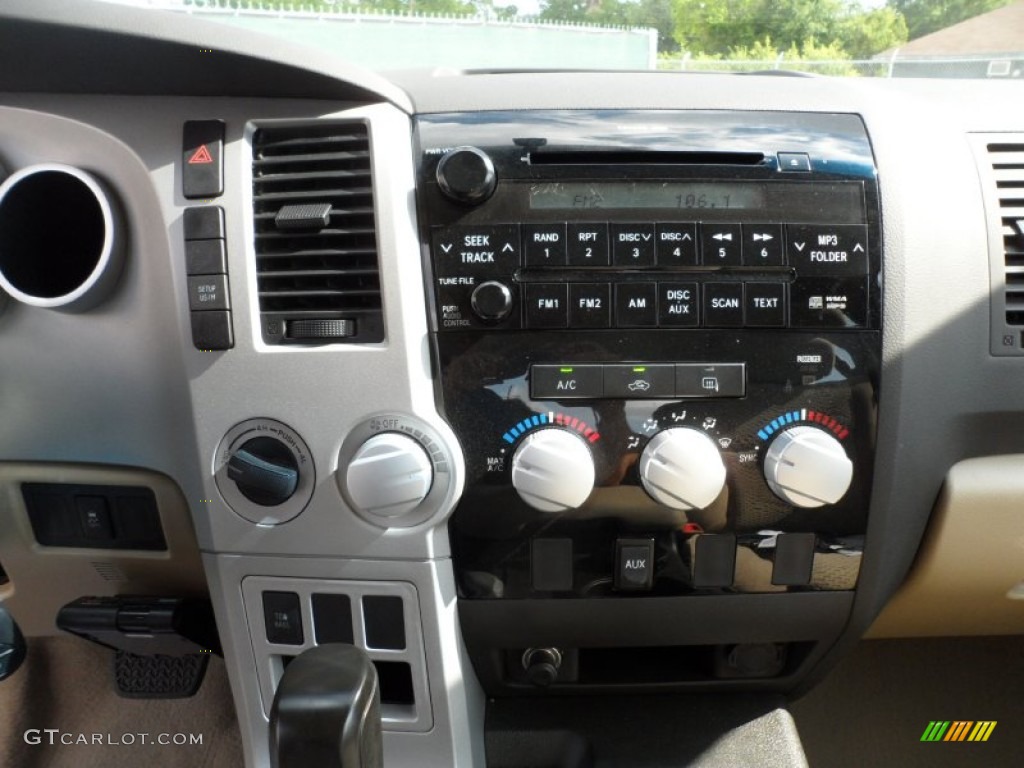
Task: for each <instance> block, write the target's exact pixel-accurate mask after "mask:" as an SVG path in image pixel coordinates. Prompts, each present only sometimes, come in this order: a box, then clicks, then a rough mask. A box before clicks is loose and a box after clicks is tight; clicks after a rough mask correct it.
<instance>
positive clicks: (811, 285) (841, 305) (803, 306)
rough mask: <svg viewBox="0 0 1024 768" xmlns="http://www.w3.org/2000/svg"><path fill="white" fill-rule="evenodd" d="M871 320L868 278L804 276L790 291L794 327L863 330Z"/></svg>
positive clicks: (790, 309) (790, 321) (790, 319)
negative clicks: (869, 319)
mask: <svg viewBox="0 0 1024 768" xmlns="http://www.w3.org/2000/svg"><path fill="white" fill-rule="evenodd" d="M867 321H868V281H867V278H866V277H804V278H801V279H799V280H797V281H796V282H794V283H793V284H792V285H791V286H790V288H789V323H790V325H791V326H793V327H794V328H860V327H863V326H865V325H867Z"/></svg>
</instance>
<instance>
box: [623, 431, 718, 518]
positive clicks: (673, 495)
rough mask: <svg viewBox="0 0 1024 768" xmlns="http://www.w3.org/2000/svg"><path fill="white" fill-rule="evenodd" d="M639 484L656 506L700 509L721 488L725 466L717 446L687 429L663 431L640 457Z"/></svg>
mask: <svg viewBox="0 0 1024 768" xmlns="http://www.w3.org/2000/svg"><path fill="white" fill-rule="evenodd" d="M640 480H641V482H643V484H644V488H645V489H646V490H647V493H649V494H650V495H651V497H652V498H653V499H654V500H655V501H657V502H658V503H659V504H664V505H665V506H666V507H671V508H672V509H704V508H705V507H707V506H708V505H709V504H711V502H713V501H714V500H715V499H717V498H718V494H720V493H721V492H722V488H723V487H724V486H725V464H723V463H722V456H721V454H720V453H719V452H718V446H716V445H715V444H714V442H713V441H712V440H711V438H710V437H708V436H707V435H705V434H704V433H703V432H701V431H699V430H696V429H690V428H689V427H673V428H671V429H666V430H663V431H661V432H659V433H658V434H656V435H655V436H654V437H652V438H651V441H650V442H649V443H647V446H646V447H645V448H644V452H643V454H641V456H640Z"/></svg>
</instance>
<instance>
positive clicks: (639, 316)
mask: <svg viewBox="0 0 1024 768" xmlns="http://www.w3.org/2000/svg"><path fill="white" fill-rule="evenodd" d="M657 324H658V290H657V286H656V285H655V284H654V283H619V284H618V285H616V286H615V325H616V327H618V328H650V327H653V326H655V325H657Z"/></svg>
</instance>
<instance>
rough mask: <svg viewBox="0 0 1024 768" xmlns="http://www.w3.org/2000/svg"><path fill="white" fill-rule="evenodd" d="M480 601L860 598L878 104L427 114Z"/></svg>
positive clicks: (423, 139)
mask: <svg viewBox="0 0 1024 768" xmlns="http://www.w3.org/2000/svg"><path fill="white" fill-rule="evenodd" d="M417 138H418V142H419V150H418V151H419V155H418V173H419V185H418V188H419V195H420V197H419V200H418V205H419V210H420V218H421V226H422V237H423V242H424V244H425V247H424V259H425V262H426V266H427V274H428V276H429V278H428V279H429V280H430V281H431V282H430V288H429V298H430V300H431V312H432V318H431V320H432V323H433V330H434V333H433V342H434V352H435V358H436V362H437V365H438V366H439V369H440V380H441V388H440V395H439V397H440V401H441V402H440V406H441V408H442V412H443V413H444V414H445V415H446V417H447V418H448V419H449V421H450V423H451V424H452V426H453V428H454V429H455V432H456V434H457V435H458V436H459V439H460V440H461V442H462V445H463V448H464V451H465V455H466V460H467V470H468V475H467V486H466V491H465V494H464V496H463V498H462V500H461V501H460V503H459V505H458V507H457V509H456V511H455V513H454V515H453V518H452V521H451V524H450V532H451V538H452V546H453V557H454V561H455V569H456V576H457V579H458V587H459V593H460V596H461V597H462V598H464V599H467V600H478V599H490V600H507V599H510V598H513V599H542V600H546V599H558V598H582V597H586V598H615V597H629V596H635V595H643V596H647V597H657V596H684V595H699V594H735V593H773V592H791V591H833V590H850V589H852V588H853V587H854V585H855V582H856V579H857V573H858V569H859V562H860V555H861V552H862V544H863V537H864V534H865V531H866V523H867V507H868V497H869V494H870V489H871V466H872V459H873V440H874V431H875V414H876V406H877V403H876V393H877V386H878V381H877V378H878V375H879V354H880V330H879V329H880V307H881V302H880V298H881V282H880V275H881V261H882V252H881V240H880V215H879V201H878V189H877V184H876V178H875V166H874V161H873V157H872V154H871V149H870V144H869V141H868V137H867V134H866V132H865V129H864V126H863V123H862V122H861V120H860V119H859V118H858V117H857V116H855V115H837V114H808V113H754V112H750V113H741V112H728V113H726V112H643V111H636V112H629V111H624V112H569V111H563V112H532V113H530V112H525V113H476V114H450V115H449V114H444V115H427V116H423V117H421V118H419V119H418V121H417Z"/></svg>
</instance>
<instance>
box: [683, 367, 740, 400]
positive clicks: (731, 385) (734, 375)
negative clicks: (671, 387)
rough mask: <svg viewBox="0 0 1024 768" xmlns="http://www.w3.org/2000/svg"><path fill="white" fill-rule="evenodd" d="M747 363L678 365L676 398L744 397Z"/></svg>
mask: <svg viewBox="0 0 1024 768" xmlns="http://www.w3.org/2000/svg"><path fill="white" fill-rule="evenodd" d="M746 371H747V366H746V363H676V397H743V395H744V394H746V391H747V374H746Z"/></svg>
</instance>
